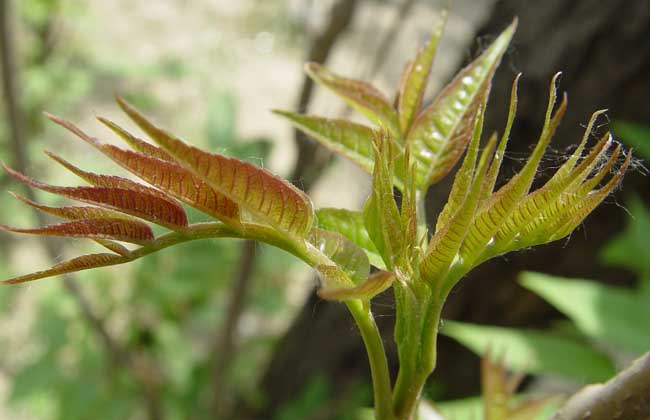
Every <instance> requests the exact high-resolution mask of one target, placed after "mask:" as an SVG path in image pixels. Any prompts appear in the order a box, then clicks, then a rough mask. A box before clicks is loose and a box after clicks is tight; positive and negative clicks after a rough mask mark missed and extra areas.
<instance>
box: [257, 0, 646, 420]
mask: <svg viewBox="0 0 650 420" xmlns="http://www.w3.org/2000/svg"><path fill="white" fill-rule="evenodd" d="M513 16H519V29H518V31H517V34H516V35H515V38H514V42H513V47H512V48H511V50H510V52H509V53H508V55H507V56H506V57H505V59H504V62H503V64H502V67H501V69H500V70H499V71H498V72H497V76H496V78H495V81H494V87H493V90H492V96H491V100H490V101H491V104H490V107H489V108H488V115H487V122H486V130H492V129H498V130H502V127H503V125H504V123H505V117H506V114H505V113H506V110H507V105H508V97H509V92H510V85H511V82H512V79H513V77H514V75H515V73H516V72H517V71H522V72H523V73H524V76H523V79H522V81H521V84H520V88H519V97H520V100H519V110H518V113H517V122H516V124H515V127H514V129H513V132H512V135H511V143H510V145H509V147H510V152H511V153H510V156H515V157H516V156H521V155H519V153H524V156H525V155H526V154H527V153H528V152H530V146H531V144H533V142H534V141H535V140H536V138H537V136H538V135H539V131H540V129H541V123H542V120H543V112H544V109H545V106H546V100H547V95H548V93H547V92H548V84H549V82H550V79H551V77H552V75H553V74H554V73H555V72H556V71H558V70H561V71H563V76H562V79H561V89H562V90H566V91H568V92H569V109H568V112H567V114H566V116H565V119H564V122H563V124H562V126H561V128H560V130H559V131H558V133H557V136H556V140H555V141H554V143H553V144H552V147H553V148H554V149H555V150H558V151H560V152H563V151H564V150H565V147H566V146H568V145H571V144H575V143H576V142H577V141H578V140H579V139H580V136H581V133H582V130H583V128H582V126H584V124H585V123H586V122H587V121H588V119H589V116H590V114H591V113H592V112H593V111H594V110H596V109H600V108H609V110H610V112H609V114H608V115H609V117H610V118H611V119H628V120H636V121H645V122H646V123H648V122H649V121H648V114H647V110H648V109H649V108H648V105H647V96H648V92H650V78H648V70H649V69H650V33H649V30H648V28H650V2H647V1H625V0H610V1H607V2H600V1H597V0H548V1H544V2H540V1H532V0H527V1H522V0H502V1H498V2H497V4H496V5H495V8H494V11H493V13H492V16H491V17H490V18H489V20H488V22H487V24H486V25H485V26H484V27H482V28H480V29H479V30H478V31H477V34H478V35H481V36H483V35H485V34H489V35H491V36H493V35H495V34H497V33H498V32H499V31H500V30H502V29H503V28H504V27H505V26H506V25H507V23H508V22H510V21H511V19H512V18H513ZM468 51H469V50H468ZM472 51H473V50H472ZM488 132H489V131H488ZM555 163H557V162H555ZM508 165H510V168H508V167H506V168H505V171H504V173H505V174H508V173H513V171H512V168H513V167H516V166H517V165H518V162H517V161H516V160H508ZM448 179H451V177H449V178H448ZM649 184H650V178H648V177H642V176H640V175H639V174H637V173H634V172H632V173H629V174H628V176H627V177H626V180H625V189H624V191H623V192H622V193H620V192H619V193H618V194H617V196H616V197H617V199H616V200H617V201H618V202H624V200H625V197H626V196H630V195H631V194H633V193H638V194H639V195H641V196H642V198H643V199H644V200H645V201H646V202H648V198H649V195H650V188H649V187H650V185H649ZM448 188H449V183H448V182H447V183H446V184H441V185H438V186H436V187H435V188H434V189H433V190H432V191H431V192H430V194H429V200H428V201H429V206H428V207H429V210H430V214H433V215H435V214H436V213H435V212H436V210H438V209H439V208H440V206H441V205H442V204H444V199H445V197H446V194H447V190H448ZM608 201H609V204H605V205H603V206H601V207H600V208H599V209H597V210H596V211H595V212H594V214H592V215H591V216H589V217H588V218H587V221H586V223H585V226H584V228H583V229H581V230H580V231H578V232H576V233H575V234H574V235H573V237H572V238H571V241H569V242H568V243H567V242H564V241H563V242H560V243H556V244H552V245H549V246H543V247H538V248H536V249H534V250H532V251H529V252H521V253H518V254H514V255H510V256H508V258H506V259H497V260H494V261H491V262H488V263H486V264H484V265H483V266H481V267H479V268H478V269H477V270H475V271H474V272H473V273H472V274H471V275H470V276H469V278H467V279H465V280H464V281H463V282H462V283H461V284H460V285H459V286H458V287H457V288H456V290H455V291H454V292H452V296H451V298H450V301H449V302H448V304H447V305H446V307H445V314H444V315H445V317H446V318H453V319H460V320H465V321H471V322H479V323H489V324H497V325H519V326H521V325H528V326H543V325H545V324H547V323H548V321H549V320H550V319H552V318H554V317H557V316H558V314H557V313H555V312H554V311H553V310H552V309H551V308H550V307H549V306H548V305H546V304H544V302H543V301H541V299H539V298H537V297H535V296H533V295H532V294H530V293H527V292H525V291H524V290H522V289H521V288H520V287H519V286H517V285H516V276H517V275H518V273H520V272H521V271H523V270H538V271H543V272H547V273H551V274H561V275H565V276H576V277H585V278H594V279H599V280H601V281H607V282H619V283H621V282H622V283H628V284H629V282H630V281H631V279H632V277H631V276H630V274H629V273H626V272H624V271H622V270H617V269H613V268H611V267H603V266H601V265H600V264H599V263H598V261H597V257H596V256H597V253H598V251H599V249H600V248H601V247H602V245H603V244H604V243H605V242H606V241H607V240H608V239H609V238H611V237H612V235H613V234H615V233H616V232H618V231H619V230H620V229H621V228H622V226H623V225H624V223H625V219H626V217H627V216H626V213H625V212H624V211H623V210H622V209H621V208H619V207H618V206H616V205H613V204H611V202H612V201H613V200H608ZM433 220H435V219H432V221H433ZM486 290H489V291H490V292H489V294H486ZM381 299H382V301H383V303H380V305H376V306H378V312H380V314H388V313H391V311H392V309H391V308H390V307H385V305H389V306H390V301H391V299H390V294H385V295H384V296H382V298H381ZM380 320H381V321H382V324H383V325H380V328H381V329H382V331H383V332H384V337H385V342H386V344H389V345H390V343H392V325H391V324H392V322H393V319H392V317H385V316H381V315H380ZM439 346H440V350H439V363H438V368H437V370H436V378H437V380H438V381H440V382H441V383H442V384H443V389H444V390H445V392H444V395H443V397H449V398H453V397H458V396H462V395H468V394H471V393H476V392H478V389H479V361H478V358H476V357H475V356H473V355H472V354H471V353H469V352H468V351H466V350H464V349H463V348H461V347H460V346H459V345H457V344H455V343H453V342H451V341H450V340H447V339H445V338H444V337H441V340H440V342H439ZM391 356H392V355H389V359H390V360H391V361H392V363H393V364H394V362H395V358H394V357H391ZM366 365H367V360H366V356H365V353H364V350H363V347H362V343H361V339H360V338H359V336H358V334H357V333H355V332H354V328H353V324H352V321H351V320H350V319H349V317H348V314H347V313H346V311H345V307H344V306H343V305H337V304H332V303H327V302H322V301H319V300H318V299H317V298H316V297H313V298H312V299H309V300H308V301H307V302H306V303H305V306H304V309H303V310H302V312H301V313H300V314H299V315H298V317H297V318H296V320H295V321H294V323H293V325H292V326H291V328H290V329H289V330H288V332H287V334H286V335H285V337H284V338H283V339H282V340H280V342H279V344H278V346H277V348H276V350H275V354H274V357H273V358H272V360H271V363H270V365H269V367H268V370H267V372H266V373H265V375H264V377H263V381H262V390H263V392H264V393H265V395H266V396H267V398H268V401H271V402H272V404H271V407H268V408H269V409H270V410H271V411H272V408H273V407H279V406H282V405H283V404H284V403H286V402H288V401H291V400H292V399H293V398H295V397H296V395H298V393H299V390H300V389H302V388H303V387H304V385H305V384H306V383H308V381H309V379H310V378H311V377H313V375H314V374H316V373H318V374H324V375H325V376H326V377H327V378H328V380H330V381H331V383H333V384H336V385H335V386H332V390H333V391H334V393H335V394H336V391H337V390H341V391H342V392H343V390H344V389H345V386H339V384H345V383H350V382H352V381H354V380H358V379H356V378H357V375H369V373H368V369H367V367H366ZM366 377H368V376H366ZM333 398H337V395H333ZM269 413H270V411H267V412H266V414H269ZM269 417H270V416H269ZM265 418H266V417H265Z"/></svg>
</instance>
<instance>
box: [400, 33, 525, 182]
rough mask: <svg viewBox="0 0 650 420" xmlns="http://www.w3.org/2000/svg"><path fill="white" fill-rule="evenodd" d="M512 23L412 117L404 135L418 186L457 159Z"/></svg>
mask: <svg viewBox="0 0 650 420" xmlns="http://www.w3.org/2000/svg"><path fill="white" fill-rule="evenodd" d="M515 27H516V21H513V23H512V24H511V25H510V26H508V28H506V29H505V30H504V31H503V32H502V33H501V34H500V35H499V36H498V37H497V39H496V40H495V41H494V42H493V43H492V44H491V45H490V46H489V47H488V48H487V49H486V50H485V51H483V53H482V54H481V55H480V56H479V57H477V58H476V59H475V60H474V61H473V62H472V63H470V64H469V65H468V66H466V67H465V68H464V69H463V70H461V71H460V72H459V73H458V75H456V77H455V78H454V79H453V80H452V81H451V82H450V83H449V84H448V85H447V86H446V87H445V88H443V90H442V91H441V92H440V93H439V94H438V96H437V97H436V98H435V100H434V101H433V103H432V104H431V105H429V106H428V107H427V108H426V109H424V110H423V111H422V112H421V113H420V115H418V117H417V118H416V119H415V121H414V122H413V125H412V127H411V129H410V131H409V133H408V135H407V139H406V141H407V142H411V145H412V150H413V156H414V158H415V159H417V161H418V168H419V171H418V186H419V188H420V189H426V188H428V187H429V186H430V185H431V184H433V183H435V182H437V181H438V180H440V179H441V178H442V177H443V176H445V175H446V174H447V173H448V172H449V171H450V170H451V168H452V167H453V166H454V165H455V164H456V162H457V161H458V160H459V159H460V157H461V155H462V153H463V151H464V150H465V148H466V147H467V144H468V143H469V141H470V139H471V137H472V129H473V127H474V124H473V122H474V118H475V116H476V114H477V112H478V109H479V106H480V104H481V102H483V100H484V99H485V98H486V97H487V95H488V93H489V90H490V85H491V81H492V77H493V75H494V72H495V70H496V68H497V66H498V65H499V63H500V62H501V58H502V57H503V54H504V53H505V51H506V49H507V47H508V45H509V43H510V40H511V39H512V35H513V33H514V30H515Z"/></svg>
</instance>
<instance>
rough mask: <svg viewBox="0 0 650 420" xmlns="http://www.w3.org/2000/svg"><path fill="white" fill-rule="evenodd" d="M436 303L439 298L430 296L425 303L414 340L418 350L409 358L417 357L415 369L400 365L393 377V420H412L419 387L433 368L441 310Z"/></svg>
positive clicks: (420, 387)
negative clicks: (428, 300) (422, 316)
mask: <svg viewBox="0 0 650 420" xmlns="http://www.w3.org/2000/svg"><path fill="white" fill-rule="evenodd" d="M440 302H441V300H440V299H438V300H436V298H435V297H434V298H433V299H432V301H431V302H430V303H429V305H428V306H427V311H426V312H425V314H424V319H423V322H422V324H421V325H422V329H421V330H420V336H419V340H417V341H416V342H417V343H418V344H417V345H418V346H419V351H415V352H412V353H414V355H413V356H412V357H416V360H417V362H416V363H415V368H412V369H402V368H400V372H399V374H398V376H397V381H396V382H395V392H394V393H393V412H394V413H395V418H396V419H397V420H412V419H415V416H416V413H417V409H418V403H419V400H420V395H421V394H422V389H423V388H424V385H425V383H426V381H427V378H428V377H429V375H431V373H432V372H433V370H434V369H435V367H436V357H437V348H436V346H437V339H438V327H439V323H440V312H441V309H442V305H441V304H440ZM411 365H412V364H411Z"/></svg>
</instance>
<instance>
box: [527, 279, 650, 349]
mask: <svg viewBox="0 0 650 420" xmlns="http://www.w3.org/2000/svg"><path fill="white" fill-rule="evenodd" d="M520 282H521V284H522V285H523V286H524V287H526V288H528V289H529V290H531V291H533V292H535V293H537V294H538V295H540V296H541V297H542V298H544V299H545V300H546V301H548V302H549V303H550V304H551V305H553V306H555V307H556V308H557V309H558V310H559V311H560V312H562V313H563V314H565V315H566V316H568V317H569V318H570V319H571V320H572V321H573V322H575V324H576V326H577V327H578V329H580V331H582V332H583V333H584V334H586V335H587V336H589V337H591V338H593V339H594V340H597V341H600V342H603V343H607V344H610V345H615V346H617V347H620V348H623V349H626V350H628V351H630V352H634V353H638V354H641V353H643V352H646V351H648V349H650V335H648V333H647V331H648V325H650V307H648V302H647V300H646V299H644V298H643V295H640V294H638V293H637V292H635V291H633V290H629V289H624V288H621V287H613V286H606V285H603V284H599V283H596V282H594V281H589V280H579V279H567V278H562V277H554V276H549V275H546V274H541V273H524V274H522V275H521V280H520Z"/></svg>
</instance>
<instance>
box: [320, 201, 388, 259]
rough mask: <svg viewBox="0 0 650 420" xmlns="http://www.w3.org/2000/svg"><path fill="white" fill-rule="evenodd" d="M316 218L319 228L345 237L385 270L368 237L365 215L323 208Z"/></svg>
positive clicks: (345, 210) (357, 212)
mask: <svg viewBox="0 0 650 420" xmlns="http://www.w3.org/2000/svg"><path fill="white" fill-rule="evenodd" d="M316 218H317V222H316V224H317V225H318V227H320V228H321V229H325V230H329V231H332V232H337V233H340V234H341V235H343V236H345V237H346V238H348V239H349V240H350V241H352V242H353V243H354V244H355V245H357V246H358V247H360V248H362V249H363V250H364V251H366V254H367V255H368V259H369V260H370V263H371V264H372V265H374V266H375V267H379V268H382V269H383V268H385V265H384V261H383V260H382V259H381V256H380V255H379V253H378V251H377V248H376V247H375V244H373V243H372V240H371V239H370V236H369V235H368V231H367V230H366V226H365V224H364V220H363V213H361V212H359V211H352V210H347V209H335V208H322V209H318V210H316Z"/></svg>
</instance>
